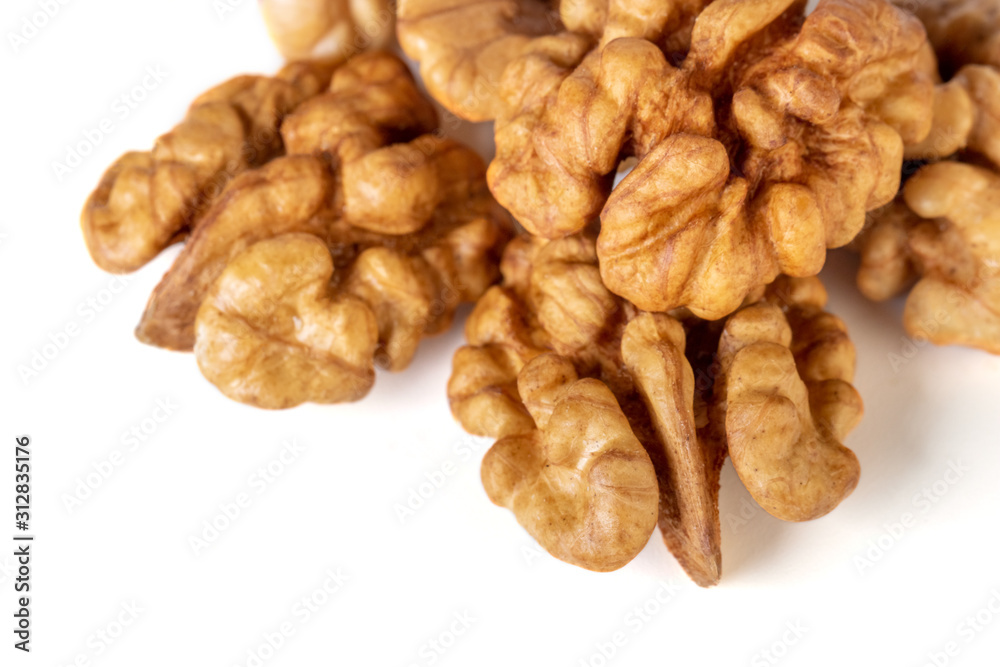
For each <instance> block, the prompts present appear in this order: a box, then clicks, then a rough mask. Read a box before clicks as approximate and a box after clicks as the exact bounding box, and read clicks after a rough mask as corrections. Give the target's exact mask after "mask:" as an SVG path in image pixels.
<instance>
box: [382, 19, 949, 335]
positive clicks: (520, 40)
mask: <svg viewBox="0 0 1000 667" xmlns="http://www.w3.org/2000/svg"><path fill="white" fill-rule="evenodd" d="M804 7H805V3H803V2H793V1H792V0H752V1H742V2H738V1H735V0H718V1H717V2H714V3H704V2H669V3H665V4H663V5H662V6H660V5H658V6H657V7H655V8H654V7H647V6H646V5H644V4H642V3H614V4H612V5H607V6H605V5H601V4H600V3H561V4H560V5H559V14H558V15H556V14H554V13H552V12H550V11H548V9H547V7H546V6H544V5H543V4H542V3H536V2H534V1H533V0H521V1H519V2H505V3H496V4H493V5H490V6H489V9H488V10H486V11H485V12H484V14H483V18H482V20H481V22H480V24H479V25H478V26H476V27H475V28H472V29H464V26H465V24H466V23H467V22H468V21H467V20H468V17H469V16H471V15H472V14H471V13H472V12H474V11H482V5H481V3H475V2H471V0H470V1H467V2H444V1H442V0H407V1H406V2H403V3H402V4H401V6H400V23H399V33H400V38H401V43H402V44H403V47H404V49H406V50H407V52H408V53H409V54H410V55H411V56H413V57H415V58H416V59H418V60H419V61H421V71H422V72H423V74H424V77H425V79H426V80H427V81H428V86H429V87H430V89H431V91H432V93H434V94H435V95H436V96H437V97H438V98H439V99H440V100H441V101H442V103H443V104H445V106H446V107H448V108H449V109H450V110H451V111H453V112H455V113H457V114H459V115H462V116H465V117H467V118H471V119H476V120H480V119H484V118H495V120H496V127H495V135H496V144H497V154H496V157H495V158H494V160H493V162H492V163H491V165H490V168H489V174H488V177H489V181H490V187H491V190H492V191H493V193H494V195H495V196H496V197H497V200H498V201H499V202H500V203H501V204H503V205H504V206H505V207H506V208H507V209H508V210H510V211H511V213H512V214H513V215H514V217H515V218H516V219H517V220H518V221H519V222H520V223H521V224H522V225H523V226H524V227H525V228H526V229H527V230H528V231H529V232H531V233H533V234H537V235H541V236H544V237H547V238H558V237H561V236H565V235H568V234H573V233H576V232H578V231H579V230H581V229H583V228H585V227H586V226H587V225H589V224H591V223H592V222H594V221H595V220H597V219H598V218H599V219H600V221H601V232H600V238H599V240H598V247H597V249H598V256H599V259H600V269H601V275H602V278H603V280H604V282H605V284H606V285H607V286H608V287H609V289H610V290H611V291H612V292H614V293H616V294H618V295H621V296H622V297H625V298H627V299H628V300H630V301H631V302H633V303H635V304H636V305H637V306H639V307H641V308H643V309H646V310H649V311H658V312H668V311H670V310H672V309H674V308H678V307H687V308H689V309H690V310H691V311H692V312H693V313H694V314H696V315H698V316H699V317H703V318H707V319H718V318H721V317H723V316H725V315H726V314H728V313H730V312H732V311H733V310H735V309H736V308H737V307H738V306H739V305H740V304H741V303H742V302H743V300H744V299H745V298H746V297H747V296H748V295H749V294H751V293H752V292H753V291H754V290H756V289H758V288H760V287H761V286H763V285H765V284H767V283H769V282H771V281H772V280H774V279H775V278H776V277H777V276H778V275H779V274H781V273H785V274H789V275H797V276H808V275H814V274H816V273H817V272H818V271H819V270H820V268H821V267H822V265H823V262H824V259H825V253H826V249H827V248H828V247H838V246H842V245H845V244H847V243H848V242H850V241H851V240H852V239H853V238H854V236H856V235H857V233H858V232H859V231H860V230H861V229H862V227H863V225H864V220H865V213H866V212H867V211H869V210H873V209H875V208H877V207H879V206H882V205H884V204H885V203H887V202H888V201H890V200H891V199H892V197H893V196H894V194H895V192H896V190H897V188H898V186H899V167H900V165H901V163H902V157H903V144H904V141H905V142H908V143H916V142H919V141H921V140H923V139H924V138H925V137H926V135H927V133H928V132H929V131H930V129H931V125H930V119H931V114H930V107H931V105H932V103H933V95H932V86H933V79H932V77H931V76H929V75H928V73H927V72H926V71H925V70H924V69H923V68H922V67H921V64H922V63H923V60H922V59H923V58H924V56H925V53H926V52H925V46H926V35H925V33H924V30H923V29H922V27H921V25H920V23H919V22H918V21H917V20H916V19H914V18H913V17H912V16H909V15H908V14H906V13H905V12H902V11H900V10H898V9H896V8H895V7H893V6H892V5H891V4H890V3H889V2H887V1H886V0H874V1H867V0H822V1H821V2H820V3H819V5H818V7H817V8H816V9H815V11H813V12H812V14H810V15H809V16H808V17H806V16H804ZM459 26H462V28H460V27H459ZM459 33H460V36H459V37H457V38H453V35H456V34H459ZM630 156H631V157H634V158H637V160H638V164H637V165H636V166H635V168H634V169H633V170H632V172H631V173H630V174H628V175H627V176H626V177H625V178H624V180H623V181H622V182H621V183H620V184H619V185H618V186H617V187H616V189H615V190H614V191H613V192H612V190H611V186H612V181H613V178H614V176H615V173H616V171H617V169H618V166H619V164H620V163H621V161H622V159H623V158H626V157H630Z"/></svg>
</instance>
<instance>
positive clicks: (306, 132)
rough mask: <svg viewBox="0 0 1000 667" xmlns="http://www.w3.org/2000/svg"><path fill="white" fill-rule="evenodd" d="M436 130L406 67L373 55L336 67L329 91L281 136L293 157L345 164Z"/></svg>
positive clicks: (434, 120)
mask: <svg viewBox="0 0 1000 667" xmlns="http://www.w3.org/2000/svg"><path fill="white" fill-rule="evenodd" d="M437 125H438V119H437V113H436V112H435V111H434V107H433V106H432V105H431V102H430V100H428V99H427V98H426V97H424V96H423V95H422V94H421V93H420V91H419V90H418V88H417V85H416V82H415V81H414V80H413V76H412V75H411V74H410V71H409V69H407V67H406V65H405V64H404V63H403V62H402V61H401V60H399V58H396V57H395V56H393V55H390V54H388V53H385V52H381V51H374V52H371V53H364V54H361V55H358V56H355V57H354V58H351V59H350V60H348V61H347V62H346V63H344V65H343V66H341V67H339V68H337V70H336V71H335V72H334V73H333V78H332V79H331V80H330V88H329V90H328V91H326V92H325V93H323V94H322V95H318V96H316V97H315V98H314V99H310V100H309V101H308V102H306V103H305V104H303V105H301V106H300V107H299V108H298V109H296V112H295V113H294V114H293V115H291V116H290V117H288V118H287V119H285V122H284V123H282V126H281V136H282V138H283V140H284V142H285V145H286V147H287V150H288V152H289V153H324V154H326V155H328V156H330V157H331V159H334V160H336V161H337V162H338V163H340V164H346V163H348V162H351V161H352V160H357V159H358V158H362V157H364V156H365V155H366V154H368V153H370V152H372V151H374V150H376V149H379V148H382V147H383V146H387V145H389V144H392V143H402V142H406V141H410V140H412V139H415V138H417V137H418V136H420V135H422V134H426V133H429V132H433V131H434V130H436V129H437Z"/></svg>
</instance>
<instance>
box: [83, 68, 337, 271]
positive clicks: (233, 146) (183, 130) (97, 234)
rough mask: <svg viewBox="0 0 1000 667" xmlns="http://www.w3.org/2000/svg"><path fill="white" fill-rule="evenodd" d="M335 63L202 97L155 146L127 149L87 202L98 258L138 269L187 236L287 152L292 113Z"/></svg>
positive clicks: (231, 84)
mask: <svg viewBox="0 0 1000 667" xmlns="http://www.w3.org/2000/svg"><path fill="white" fill-rule="evenodd" d="M330 71H331V68H330V67H329V66H327V65H323V64H313V63H292V64H290V65H288V66H286V67H285V68H284V69H282V70H281V71H280V72H279V73H278V74H277V75H276V76H274V77H264V76H239V77H235V78H233V79H230V80H229V81H227V82H225V83H223V84H220V85H219V86H216V87H215V88H213V89H211V90H209V91H207V92H206V93H204V94H202V95H201V96H199V97H198V98H197V99H196V100H195V101H194V102H193V103H192V105H191V108H190V109H189V111H188V113H187V116H186V117H185V118H184V120H183V121H181V123H179V124H178V125H177V126H176V127H175V128H174V129H173V130H172V131H170V132H169V133H167V134H164V135H163V136H161V137H160V138H159V139H157V141H156V145H155V146H154V148H153V149H152V150H151V151H147V152H131V153H126V154H125V155H123V156H122V157H121V158H119V159H118V160H117V161H116V162H115V163H114V164H113V165H112V166H111V167H110V168H109V169H108V170H107V171H106V172H105V173H104V175H103V176H102V178H101V182H100V184H99V185H98V186H97V188H96V189H95V190H94V192H93V193H92V194H91V195H90V197H89V198H88V199H87V203H86V204H85V206H84V209H83V213H82V214H81V227H82V229H83V236H84V240H85V241H86V243H87V249H88V250H89V251H90V255H91V257H92V258H93V259H94V262H95V263H96V264H97V265H98V266H100V267H101V268H102V269H104V270H106V271H110V272H113V273H126V272H129V271H134V270H136V269H138V268H140V267H141V266H143V265H144V264H146V263H147V262H148V261H150V260H151V259H152V258H153V257H155V256H156V255H157V254H159V253H160V251H162V250H163V249H164V248H165V247H167V246H168V245H170V244H172V243H174V242H175V241H178V240H180V239H182V238H183V237H184V236H185V234H186V233H187V232H188V231H189V229H190V228H191V227H195V226H197V223H198V217H199V216H200V215H201V214H202V213H203V212H204V210H205V209H206V208H207V204H208V202H209V201H210V200H211V199H212V198H213V197H214V196H215V195H216V194H217V193H218V191H219V190H221V188H222V187H223V186H224V185H225V184H226V182H227V181H228V180H229V179H231V178H233V177H234V176H236V175H238V174H239V173H241V172H242V171H244V170H246V169H249V168H253V167H256V166H259V165H261V164H263V163H264V162H266V161H267V160H269V159H271V158H272V157H273V156H274V155H275V154H277V153H278V152H280V151H281V149H282V146H281V140H280V137H279V135H278V126H279V125H280V123H281V121H282V119H283V118H284V117H285V115H286V114H288V113H290V112H291V111H292V110H293V109H294V108H295V107H296V106H298V105H299V104H300V103H302V101H304V100H305V99H307V98H308V97H311V96H312V95H315V94H316V93H318V92H319V91H320V90H321V89H322V88H324V87H325V86H326V85H327V82H328V81H329V79H330Z"/></svg>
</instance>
